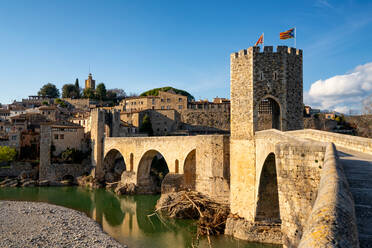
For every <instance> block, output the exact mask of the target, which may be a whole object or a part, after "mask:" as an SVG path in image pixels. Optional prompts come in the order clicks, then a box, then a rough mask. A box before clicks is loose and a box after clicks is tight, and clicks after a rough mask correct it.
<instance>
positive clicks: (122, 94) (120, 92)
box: [107, 88, 127, 101]
mask: <svg viewBox="0 0 372 248" xmlns="http://www.w3.org/2000/svg"><path fill="white" fill-rule="evenodd" d="M109 91H111V92H113V93H115V94H116V99H117V100H118V101H121V100H123V99H124V98H125V97H126V96H127V93H125V91H124V90H123V89H118V88H115V89H111V90H108V91H107V92H109Z"/></svg>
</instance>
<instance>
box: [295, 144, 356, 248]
mask: <svg viewBox="0 0 372 248" xmlns="http://www.w3.org/2000/svg"><path fill="white" fill-rule="evenodd" d="M354 209H355V207H354V200H353V197H352V195H351V192H350V189H349V184H348V182H347V179H346V177H345V174H344V172H343V168H342V165H341V164H340V162H339V161H338V158H337V151H336V149H335V146H334V145H333V144H329V145H328V146H327V151H326V155H325V162H324V167H323V169H322V171H321V174H320V185H319V190H318V195H317V197H316V201H315V204H314V206H313V209H312V211H311V214H310V215H309V217H308V221H307V225H306V227H305V230H304V234H303V236H302V239H301V242H300V244H299V248H306V247H314V248H317V247H319V248H320V247H333V248H336V247H359V239H358V230H357V225H356V218H355V210H354Z"/></svg>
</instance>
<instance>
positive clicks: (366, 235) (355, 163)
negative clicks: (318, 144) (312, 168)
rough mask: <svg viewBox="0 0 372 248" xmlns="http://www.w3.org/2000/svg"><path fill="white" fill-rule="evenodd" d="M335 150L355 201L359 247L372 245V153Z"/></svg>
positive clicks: (339, 148) (338, 148) (343, 149)
mask: <svg viewBox="0 0 372 248" xmlns="http://www.w3.org/2000/svg"><path fill="white" fill-rule="evenodd" d="M337 150H338V155H339V159H340V162H341V163H342V165H343V167H344V171H345V175H346V178H347V180H348V182H349V185H350V191H351V193H352V195H353V198H354V202H355V214H356V219H357V225H358V232H359V242H360V247H372V155H369V154H365V153H360V152H356V151H351V150H348V149H345V148H341V147H337Z"/></svg>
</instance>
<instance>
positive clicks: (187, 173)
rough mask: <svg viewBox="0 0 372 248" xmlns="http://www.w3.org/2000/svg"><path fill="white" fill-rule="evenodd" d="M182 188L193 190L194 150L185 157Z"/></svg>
mask: <svg viewBox="0 0 372 248" xmlns="http://www.w3.org/2000/svg"><path fill="white" fill-rule="evenodd" d="M183 177H184V187H185V188H187V189H191V190H195V182H196V150H195V149H194V150H192V151H191V152H189V154H188V155H187V156H186V159H185V163H184V165H183Z"/></svg>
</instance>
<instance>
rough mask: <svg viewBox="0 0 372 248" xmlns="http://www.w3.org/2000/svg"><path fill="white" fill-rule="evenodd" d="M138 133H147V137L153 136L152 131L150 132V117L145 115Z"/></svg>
mask: <svg viewBox="0 0 372 248" xmlns="http://www.w3.org/2000/svg"><path fill="white" fill-rule="evenodd" d="M139 131H140V132H141V133H147V134H148V135H149V136H152V135H154V130H152V124H151V120H150V117H149V116H148V115H145V116H144V117H143V119H142V123H141V125H140V128H139Z"/></svg>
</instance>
